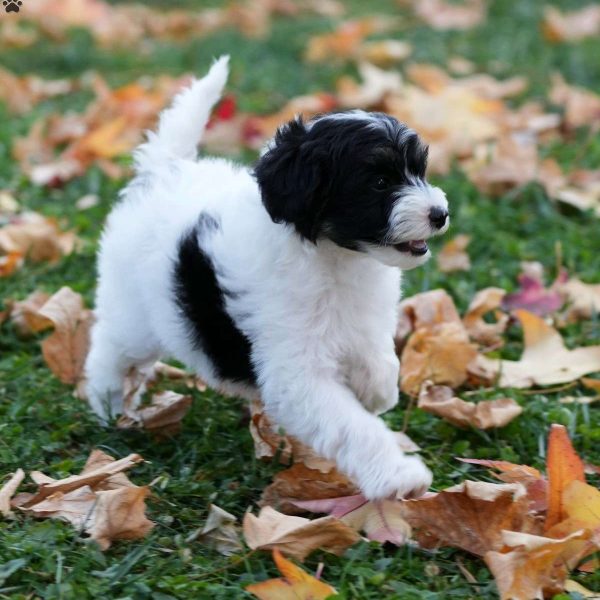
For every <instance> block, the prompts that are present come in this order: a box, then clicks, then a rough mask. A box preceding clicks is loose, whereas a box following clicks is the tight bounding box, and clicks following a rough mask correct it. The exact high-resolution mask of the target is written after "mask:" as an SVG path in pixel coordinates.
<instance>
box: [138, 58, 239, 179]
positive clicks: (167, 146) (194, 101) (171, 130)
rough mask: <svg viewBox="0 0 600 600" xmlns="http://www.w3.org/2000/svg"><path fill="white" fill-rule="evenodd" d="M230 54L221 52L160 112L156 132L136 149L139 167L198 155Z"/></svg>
mask: <svg viewBox="0 0 600 600" xmlns="http://www.w3.org/2000/svg"><path fill="white" fill-rule="evenodd" d="M228 63H229V56H221V57H220V58H219V59H218V60H216V61H215V62H214V64H213V65H212V67H211V68H210V70H209V72H208V73H207V74H206V75H205V76H204V77H203V78H202V79H196V80H194V81H193V82H192V84H191V85H190V86H189V87H188V88H186V89H185V90H183V91H182V92H180V93H179V94H178V95H177V96H175V99H174V100H173V102H172V104H171V106H170V107H169V108H167V109H166V110H164V111H163V112H162V113H161V115H160V120H159V123H158V128H157V130H156V132H148V134H147V141H146V143H145V144H142V145H141V146H140V147H139V148H138V149H137V150H136V151H135V153H134V158H135V167H136V171H138V172H142V171H145V170H148V169H152V168H153V166H155V165H156V164H157V163H158V162H159V161H163V160H164V159H165V158H169V157H171V158H175V157H177V158H188V159H195V158H196V155H197V145H198V143H199V142H200V140H201V138H202V134H203V133H204V129H205V128H206V123H207V122H208V119H209V117H210V111H211V109H212V107H213V106H214V105H215V104H216V103H217V101H218V100H219V98H220V97H221V92H222V91H223V87H225V83H226V81H227V75H228V72H229V67H228Z"/></svg>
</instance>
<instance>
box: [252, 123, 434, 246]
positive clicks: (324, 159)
mask: <svg viewBox="0 0 600 600" xmlns="http://www.w3.org/2000/svg"><path fill="white" fill-rule="evenodd" d="M426 166H427V147H426V146H424V145H423V144H422V143H421V141H420V139H419V137H418V136H417V134H416V133H415V132H414V131H412V130H411V129H409V128H408V127H406V126H405V125H403V124H402V123H400V122H398V121H397V120H396V119H394V118H393V117H390V116H389V115H385V114H383V113H365V112H363V111H353V112H349V113H337V114H329V115H324V116H321V117H318V118H316V119H315V120H313V121H311V122H309V123H305V122H303V120H302V119H301V118H297V119H295V120H293V121H290V122H289V123H287V124H286V125H283V126H282V127H280V129H279V130H278V131H277V134H276V135H275V138H274V139H273V141H272V142H271V143H270V145H269V148H268V149H267V151H266V152H265V153H264V154H263V156H262V157H261V158H260V159H259V161H258V163H257V165H256V167H255V175H256V178H257V180H258V184H259V186H260V190H261V194H262V200H263V203H264V205H265V208H266V209H267V211H268V213H269V215H270V216H271V218H272V219H273V221H275V222H276V223H289V224H291V225H293V226H294V227H295V228H296V230H297V231H298V233H299V234H300V235H301V236H303V237H304V238H306V239H309V240H311V241H313V242H315V241H317V239H319V238H320V237H327V238H329V239H331V240H333V241H334V242H335V243H337V244H339V245H341V246H344V247H347V248H351V249H358V248H359V247H360V246H361V243H363V242H366V243H374V244H380V243H382V241H383V239H384V237H385V235H386V233H387V230H388V225H389V223H388V221H389V216H390V213H391V210H392V207H393V205H394V202H396V201H397V200H398V197H399V194H401V191H402V188H403V187H407V186H411V185H419V182H422V181H423V179H424V177H425V169H426Z"/></svg>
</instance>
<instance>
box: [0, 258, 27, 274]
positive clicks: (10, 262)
mask: <svg viewBox="0 0 600 600" xmlns="http://www.w3.org/2000/svg"><path fill="white" fill-rule="evenodd" d="M23 262H24V259H23V255H22V254H21V253H20V252H9V253H8V254H7V255H6V256H0V277H8V276H9V275H12V274H13V273H14V272H15V271H16V270H17V269H20V268H21V267H22V266H23Z"/></svg>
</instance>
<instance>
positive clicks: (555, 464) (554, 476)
mask: <svg viewBox="0 0 600 600" xmlns="http://www.w3.org/2000/svg"><path fill="white" fill-rule="evenodd" d="M546 471H547V473H548V515H547V516H546V523H545V525H544V528H545V530H546V531H548V530H549V529H550V528H551V527H553V526H554V525H556V524H557V523H559V522H560V521H562V520H563V519H565V518H566V517H567V516H568V515H567V514H566V511H565V508H564V505H563V492H564V491H565V489H566V487H567V486H568V485H569V484H570V483H571V482H572V481H582V482H583V483H585V474H584V466H583V462H582V460H581V458H579V455H578V454H577V452H575V449H574V448H573V445H572V444H571V440H570V439H569V434H568V433H567V430H566V429H565V427H564V426H563V425H557V424H554V425H552V427H551V428H550V435H549V437H548V456H547V461H546Z"/></svg>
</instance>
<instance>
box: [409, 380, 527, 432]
mask: <svg viewBox="0 0 600 600" xmlns="http://www.w3.org/2000/svg"><path fill="white" fill-rule="evenodd" d="M417 406H418V407H419V408H420V409H421V410H424V411H425V412H428V413H431V414H433V415H436V416H438V417H442V418H443V419H445V420H446V421H448V422H450V423H452V424H453V425H457V426H458V427H476V428H477V429H490V428H492V427H504V426H506V425H508V423H510V422H511V421H512V420H514V419H516V418H517V417H518V416H519V415H520V414H521V413H522V412H523V408H522V407H521V406H519V405H518V404H517V403H516V402H515V401H514V400H513V399H512V398H498V399H496V400H481V401H479V402H477V403H474V402H465V401H464V400H461V399H460V398H457V397H456V396H455V395H454V391H453V390H452V388H449V387H447V386H443V385H433V383H432V382H431V381H425V382H424V383H423V387H422V388H421V392H420V393H419V402H418V404H417Z"/></svg>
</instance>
